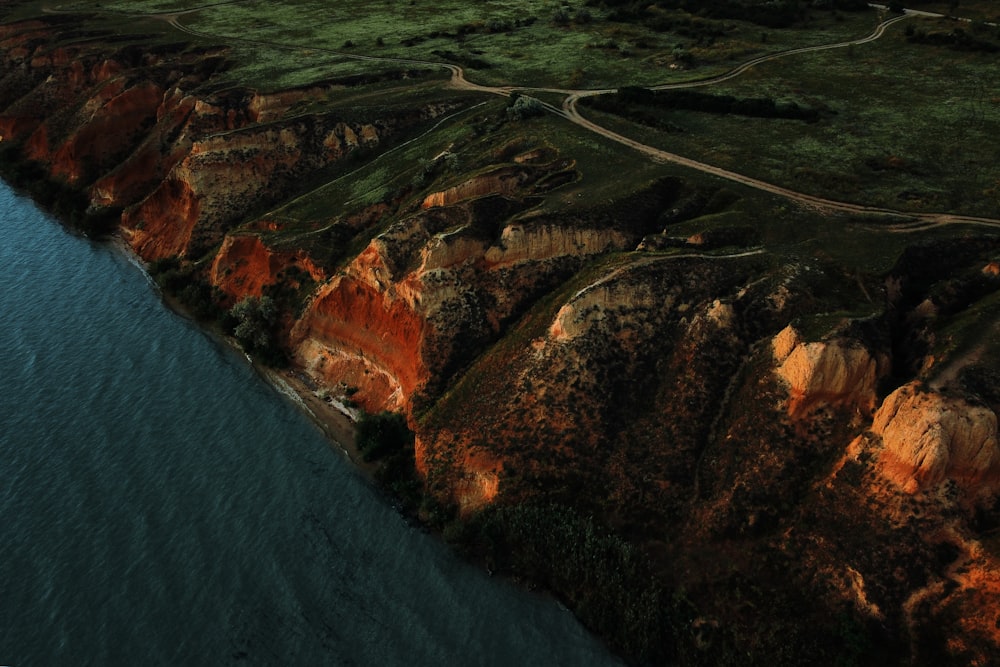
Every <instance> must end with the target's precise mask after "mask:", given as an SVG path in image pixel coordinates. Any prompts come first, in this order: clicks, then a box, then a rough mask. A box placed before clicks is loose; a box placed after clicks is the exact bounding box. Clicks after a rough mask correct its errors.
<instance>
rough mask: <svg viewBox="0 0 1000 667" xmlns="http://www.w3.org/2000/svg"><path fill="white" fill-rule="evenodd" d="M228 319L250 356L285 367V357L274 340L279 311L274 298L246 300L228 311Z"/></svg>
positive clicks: (233, 331)
mask: <svg viewBox="0 0 1000 667" xmlns="http://www.w3.org/2000/svg"><path fill="white" fill-rule="evenodd" d="M228 317H229V321H230V323H231V324H232V325H233V326H232V333H233V335H234V336H235V337H236V340H238V341H239V343H240V345H241V346H243V349H244V350H245V351H246V352H247V354H255V355H258V356H259V357H260V358H261V360H262V361H264V362H265V363H267V364H269V365H272V366H279V365H282V364H283V363H284V353H283V352H282V350H281V348H280V347H279V346H278V344H277V337H276V336H275V326H276V325H277V322H278V307H277V305H276V304H275V303H274V300H273V299H272V298H271V297H269V296H263V297H261V298H259V299H258V298H257V297H253V296H248V297H245V298H244V299H243V300H242V301H240V302H239V303H237V304H236V305H235V306H233V307H232V308H230V309H229V313H228Z"/></svg>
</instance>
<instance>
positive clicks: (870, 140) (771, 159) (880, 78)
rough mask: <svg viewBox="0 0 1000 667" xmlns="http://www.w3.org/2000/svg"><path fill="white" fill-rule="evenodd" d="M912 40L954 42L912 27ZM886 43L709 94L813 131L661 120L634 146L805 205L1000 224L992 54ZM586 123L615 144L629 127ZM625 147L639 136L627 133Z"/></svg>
mask: <svg viewBox="0 0 1000 667" xmlns="http://www.w3.org/2000/svg"><path fill="white" fill-rule="evenodd" d="M909 21H910V22H912V24H913V25H914V28H915V30H928V31H933V30H950V29H951V27H950V25H947V24H946V25H944V26H942V23H946V22H943V21H937V20H930V19H910V20H909ZM905 25H906V23H904V24H897V25H896V26H893V27H892V28H891V29H890V32H889V33H888V34H887V35H886V37H885V38H884V39H883V40H880V41H877V42H875V43H872V44H867V45H863V46H857V47H848V48H845V49H839V50H831V51H824V52H819V53H812V54H803V55H800V56H794V57H791V58H787V59H780V60H775V61H771V62H768V63H764V64H761V65H759V66H757V67H755V68H754V69H752V70H750V71H749V72H747V73H746V74H745V75H743V76H741V77H739V78H737V79H734V80H731V81H728V82H725V83H722V84H719V85H715V86H711V87H709V88H704V89H701V91H702V92H710V93H712V94H718V95H731V96H735V97H741V98H756V97H763V98H771V99H775V100H779V101H781V100H791V101H795V102H796V103H798V104H799V105H802V106H807V107H811V108H815V109H820V110H821V111H822V117H821V118H820V120H818V121H817V122H811V123H810V122H804V121H801V120H783V119H773V118H754V117H749V116H741V115H736V114H726V115H721V114H711V113H703V112H696V111H686V110H676V111H667V110H658V111H657V112H656V114H657V117H658V118H659V119H660V120H661V121H663V122H664V123H668V124H669V126H670V128H671V131H669V132H666V131H663V130H653V129H650V128H642V129H641V130H639V134H640V136H641V138H642V140H644V141H647V142H648V143H650V144H653V145H656V146H658V147H660V148H664V149H666V150H670V151H673V152H676V153H679V154H681V155H685V156H690V157H695V158H696V159H699V160H703V161H705V162H708V163H710V164H715V165H718V166H722V167H725V168H727V169H731V170H734V171H737V172H741V173H746V174H750V175H753V176H756V177H759V178H761V179H764V180H768V181H771V182H774V183H779V184H782V185H785V186H786V187H790V188H793V189H796V190H800V191H803V192H808V193H811V194H816V195H822V196H828V197H832V198H837V199H841V200H845V201H851V202H858V203H864V204H875V205H880V206H885V207H890V208H895V209H901V210H912V211H961V212H965V213H970V214H978V215H986V216H997V215H998V214H1000V168H998V166H997V164H998V158H1000V152H998V148H997V144H996V141H995V139H994V138H995V137H996V136H997V134H998V132H1000V97H998V96H997V94H996V91H997V90H998V85H1000V63H998V62H997V60H996V56H995V54H991V53H975V52H971V53H970V52H965V51H957V50H952V49H949V48H944V47H941V46H935V45H928V44H920V43H912V42H910V41H908V40H907V37H906V34H905V31H906V28H905V27H904V26H905ZM592 117H594V118H595V119H598V120H599V121H601V122H607V124H608V125H609V126H613V127H614V128H615V129H617V130H619V131H623V132H626V133H627V132H628V131H629V129H628V125H629V124H628V123H625V122H622V121H620V120H619V121H615V120H614V119H612V118H610V117H609V116H607V115H601V114H595V115H593V116H592ZM631 132H632V134H633V135H635V134H636V130H635V129H634V128H633V129H631Z"/></svg>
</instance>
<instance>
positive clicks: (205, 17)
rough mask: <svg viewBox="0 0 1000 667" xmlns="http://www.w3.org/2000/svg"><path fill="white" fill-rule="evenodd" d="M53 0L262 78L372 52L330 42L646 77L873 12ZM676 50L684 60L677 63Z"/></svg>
mask: <svg viewBox="0 0 1000 667" xmlns="http://www.w3.org/2000/svg"><path fill="white" fill-rule="evenodd" d="M60 7H61V8H62V9H63V10H69V9H73V10H80V11H93V10H98V11H101V12H118V13H120V14H121V15H122V16H131V17H136V16H137V15H140V14H161V15H162V14H175V13H176V14H177V16H176V20H177V21H178V22H179V23H180V24H181V25H183V26H184V27H185V28H188V29H190V30H192V31H195V32H197V33H201V34H203V35H205V38H206V39H209V38H210V37H209V36H211V37H212V38H215V39H216V40H221V41H225V42H227V43H230V44H232V45H234V46H236V47H237V50H238V54H237V59H238V60H239V61H240V62H241V68H240V69H239V70H238V73H237V74H235V75H234V76H235V77H237V78H243V79H244V80H245V81H248V82H251V83H253V84H254V85H258V86H263V87H268V86H274V87H286V86H289V85H302V84H305V83H309V82H311V81H314V80H319V79H322V78H324V77H325V76H326V74H325V68H327V67H329V66H331V64H332V63H331V58H332V59H333V60H334V61H336V65H338V66H339V67H340V69H342V70H343V71H366V72H367V71H369V70H370V69H371V66H372V63H371V62H370V61H369V62H366V61H359V60H350V59H345V60H343V61H337V60H336V58H335V57H334V55H333V53H332V52H336V53H342V54H347V55H357V56H373V57H378V58H398V59H407V60H417V61H430V62H442V61H446V62H452V63H455V64H459V65H462V66H464V67H465V68H466V69H467V70H468V74H469V78H470V79H472V80H474V81H476V82H479V83H483V84H490V85H517V86H525V87H561V88H569V87H572V88H595V87H596V88H603V87H609V86H619V85H626V84H633V85H652V84H655V83H663V82H667V81H675V80H685V79H689V78H692V77H700V76H704V75H706V74H709V73H716V72H719V71H724V70H725V69H728V68H729V67H730V66H732V65H733V64H736V63H738V62H741V61H743V60H746V59H747V58H749V57H752V56H753V55H757V54H760V53H764V52H772V51H778V50H783V49H787V48H794V47H798V46H803V45H810V44H820V43H825V42H830V41H839V40H842V39H849V38H853V37H858V36H861V35H864V34H867V32H869V31H870V30H871V29H872V27H873V26H874V22H875V20H874V18H875V15H874V13H873V12H857V13H834V12H828V11H814V12H811V13H810V14H809V17H808V19H807V20H805V21H803V23H802V25H800V26H799V27H798V28H797V29H794V30H768V29H765V28H761V26H758V25H754V24H749V23H745V22H740V21H716V20H709V19H702V18H698V17H691V16H690V15H688V14H686V13H684V12H680V11H677V10H665V9H664V10H657V12H656V17H657V18H658V19H660V20H661V21H662V22H663V23H664V24H665V25H672V24H676V25H675V26H674V27H673V29H664V28H663V27H662V25H661V26H660V28H659V29H658V30H653V29H650V28H648V27H646V26H645V25H644V23H643V22H623V21H609V20H606V16H607V15H608V11H607V10H605V9H602V8H597V7H588V6H587V5H585V4H584V3H583V2H581V1H580V0H575V1H573V2H570V1H569V0H567V1H566V2H555V1H554V0H515V1H512V2H498V1H496V0H494V1H490V2H477V3H468V2H455V1H454V0H451V1H447V2H445V3H444V4H442V3H440V2H435V3H431V2H428V1H427V0H412V1H410V2H406V1H405V0H375V1H373V2H359V1H358V0H346V1H344V2H340V3H337V4H336V5H335V6H331V5H330V4H329V3H328V2H325V1H324V0H303V1H300V2H294V3H292V2H287V1H286V2H263V1H262V0H247V1H236V2H222V3H215V4H212V3H199V2H195V1H192V0H152V1H142V0H140V1H138V2H132V1H127V2H126V1H124V0H117V1H111V2H103V3H97V2H91V1H89V0H88V1H85V2H69V3H66V4H63V5H60ZM161 18H173V17H172V16H166V17H163V16H161ZM250 45H252V46H253V48H252V49H248V48H247V47H248V46H250ZM680 53H683V54H685V55H684V56H683V60H684V62H683V65H684V66H683V68H674V67H672V66H676V65H677V63H678V58H677V56H678V54H680ZM252 60H256V61H266V62H267V65H266V66H265V65H262V64H261V63H260V62H256V63H254V62H251V61H252ZM292 72H295V74H292Z"/></svg>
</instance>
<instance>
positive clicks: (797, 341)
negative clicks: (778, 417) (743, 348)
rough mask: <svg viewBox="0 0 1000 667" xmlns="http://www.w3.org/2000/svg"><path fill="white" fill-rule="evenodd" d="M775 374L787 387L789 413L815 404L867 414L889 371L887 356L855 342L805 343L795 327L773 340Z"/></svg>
mask: <svg viewBox="0 0 1000 667" xmlns="http://www.w3.org/2000/svg"><path fill="white" fill-rule="evenodd" d="M772 350H773V353H774V360H775V362H776V363H777V364H778V367H777V369H776V372H777V374H778V376H779V377H780V378H781V379H782V380H784V381H785V383H786V384H787V385H788V388H789V396H788V412H789V414H792V415H796V414H801V413H802V412H803V411H805V410H807V409H808V408H810V407H811V406H813V405H816V404H817V403H828V404H834V405H843V406H849V407H852V408H855V409H857V410H859V411H861V412H863V413H866V414H870V413H871V411H872V410H873V409H874V408H875V405H876V400H877V396H876V387H877V383H878V381H879V379H880V378H881V377H882V376H883V375H884V374H885V373H886V372H887V371H888V367H889V360H888V357H887V355H885V354H880V353H876V352H872V351H871V350H869V349H868V348H867V347H865V346H863V345H862V344H860V343H859V342H857V341H853V340H850V339H843V338H839V339H833V340H828V341H817V342H804V341H802V340H801V338H800V336H799V334H798V332H797V331H796V330H795V328H794V327H792V326H790V325H789V326H788V327H786V328H785V329H783V330H782V331H781V332H780V333H779V334H778V335H777V336H775V338H774V340H773V341H772Z"/></svg>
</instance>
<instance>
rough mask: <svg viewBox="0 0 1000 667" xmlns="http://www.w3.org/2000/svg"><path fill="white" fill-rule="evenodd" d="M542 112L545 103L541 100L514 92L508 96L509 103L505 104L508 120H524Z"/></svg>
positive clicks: (543, 111)
mask: <svg viewBox="0 0 1000 667" xmlns="http://www.w3.org/2000/svg"><path fill="white" fill-rule="evenodd" d="M543 113H545V105H543V104H542V101H541V100H539V99H536V98H534V97H529V96H527V95H518V94H516V93H515V94H513V95H511V96H510V103H509V104H508V105H507V119H508V120H525V119H527V118H531V117H532V116H541V115H542V114H543Z"/></svg>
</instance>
